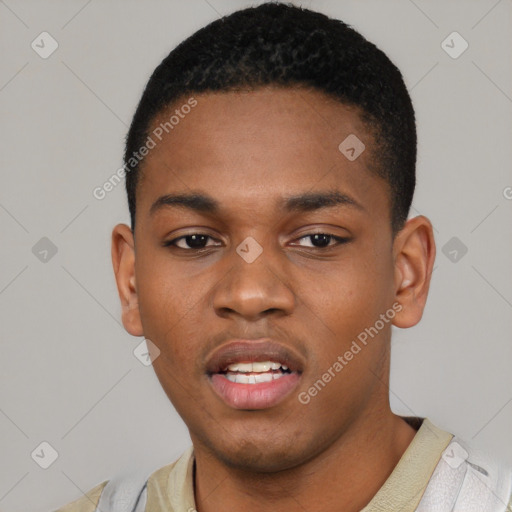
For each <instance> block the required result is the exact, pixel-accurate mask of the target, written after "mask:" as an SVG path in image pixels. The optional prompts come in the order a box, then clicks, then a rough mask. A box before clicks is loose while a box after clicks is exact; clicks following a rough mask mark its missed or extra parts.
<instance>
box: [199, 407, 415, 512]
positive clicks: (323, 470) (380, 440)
mask: <svg viewBox="0 0 512 512" xmlns="http://www.w3.org/2000/svg"><path fill="white" fill-rule="evenodd" d="M415 434H416V431H415V430H414V429H413V428H412V427H411V426H409V425H408V424H407V423H406V422H405V421H404V420H403V419H402V418H400V417H399V416H396V415H395V414H393V413H392V412H391V410H389V409H388V413H387V414H386V415H385V416H384V417H383V416H382V415H381V416H380V417H379V419H378V421H376V418H375V417H374V416H371V417H367V418H366V419H365V418H361V419H359V420H358V421H357V422H355V423H354V424H353V425H352V426H351V427H350V429H349V430H348V431H347V432H345V433H344V434H343V435H341V436H340V437H339V438H338V439H337V440H336V441H335V442H334V443H333V444H332V445H331V446H330V447H329V448H328V449H326V450H324V452H322V453H321V454H319V455H318V456H317V457H315V458H313V459H311V460H309V461H306V462H304V463H302V464H300V465H298V466H296V467H293V468H291V469H287V470H283V471H280V472H277V473H257V474H255V473H253V472H246V471H243V470H240V469H236V468H231V467H226V465H225V464H223V463H222V462H221V461H219V460H218V459H217V458H215V457H213V456H211V455H210V454H207V453H206V452H205V451H203V450H201V449H199V450H198V449H197V447H196V446H195V445H194V448H195V449H194V453H195V460H196V471H195V499H196V508H197V510H198V511H199V512H214V511H218V510H223V511H225V512H230V511H237V512H238V511H239V510H243V511H244V512H262V511H266V510H269V511H270V510H272V512H285V511H286V512H289V510H290V509H292V510H297V509H298V510H322V511H323V512H335V511H339V510H344V511H346V512H358V511H360V510H361V509H362V508H364V507H365V506H366V505H367V504H368V503H369V502H370V501H371V499H372V498H373V496H374V495H375V494H376V493H377V491H378V490H379V489H380V488H381V487H382V485H383V484H384V482H385V481H386V480H387V478H388V477H389V475H390V474H391V472H392V471H393V469H394V468H395V466H396V465H397V463H398V461H399V460H400V457H401V456H402V455H403V453H404V452H405V450H406V449H407V447H408V446H409V444H410V442H411V441H412V439H413V437H414V436H415Z"/></svg>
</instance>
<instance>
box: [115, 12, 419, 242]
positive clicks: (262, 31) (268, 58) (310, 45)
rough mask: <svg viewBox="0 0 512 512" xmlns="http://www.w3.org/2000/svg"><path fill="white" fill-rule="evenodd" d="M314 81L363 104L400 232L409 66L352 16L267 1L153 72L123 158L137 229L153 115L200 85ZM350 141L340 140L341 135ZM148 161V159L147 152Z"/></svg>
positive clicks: (408, 193) (409, 151)
mask: <svg viewBox="0 0 512 512" xmlns="http://www.w3.org/2000/svg"><path fill="white" fill-rule="evenodd" d="M272 85H275V86H278V87H290V88H293V87H301V86H303V87H312V88H313V89H315V90H318V91H320V92H323V93H325V94H326V95H328V96H331V97H334V98H335V99H337V100H338V101H340V102H341V103H343V104H345V105H348V106H352V107H356V108H357V110H358V112H360V117H361V119H362V121H363V122H364V124H365V126H366V127H367V128H368V129H369V132H370V133H371V134H372V137H373V139H374V141H375V145H374V148H373V149H374V153H373V154H374V155H377V156H374V158H372V165H371V170H372V171H373V172H374V173H376V174H377V175H378V176H380V177H381V178H383V179H384V180H385V181H386V182H387V183H388V185H389V190H390V202H391V212H390V213H391V224H392V230H393V234H395V233H396V232H397V231H399V230H400V229H401V228H402V227H403V224H404V222H405V221H406V219H407V216H408V214H409V209H410V206H411V202H412V198H413V194H414V188H415V184H416V172H415V167H416V144H417V143H416V123H415V116H414V109H413V106H412V102H411V98H410V96H409V94H408V92H407V88H406V86H405V84H404V81H403V78H402V75H401V73H400V71H399V70H398V68H397V67H396V66H395V65H394V64H393V63H392V62H391V61H390V59H389V58H388V57H387V56H386V55H385V53H384V52H382V51H381V50H380V49H379V48H377V47H376V46H375V45H374V44H373V43H371V42H369V41H367V40H366V39H365V38H364V37H363V36H362V35H361V34H359V32H357V31H355V30H354V29H353V28H352V27H350V26H349V25H347V24H346V23H344V22H343V21H340V20H337V19H332V18H329V17H328V16H326V15H324V14H321V13H318V12H314V11H311V10H309V9H305V8H301V7H297V6H294V5H291V4H283V3H273V2H267V3H264V4H261V5H259V6H257V7H250V8H247V9H243V10H240V11H236V12H234V13H232V14H230V15H229V16H224V17H222V18H220V19H218V20H216V21H214V22H212V23H210V24H209V25H207V26H205V27H204V28H202V29H200V30H198V31H197V32H195V33H194V34H193V35H191V36H190V37H189V38H187V39H186V40H185V41H183V42H182V43H180V44H179V45H178V46H177V47H176V48H175V49H174V50H172V51H171V52H170V53H169V55H168V56H167V57H165V58H164V60H163V61H162V62H161V63H160V64H159V65H158V67H157V68H156V69H155V70H154V72H153V74H152V75H151V77H150V79H149V81H148V83H147V85H146V87H145V89H144V92H143V94H142V98H141V100H140V102H139V105H138V107H137V109H136V112H135V114H134V117H133V120H132V123H131V126H130V129H129V131H128V134H127V136H126V148H125V154H124V163H125V171H126V191H127V195H128V205H129V209H130V217H131V225H132V230H133V229H134V228H135V202H136V201H135V198H136V189H137V182H138V181H139V174H140V172H139V171H140V163H139V160H138V159H137V158H134V155H135V154H137V155H138V151H139V149H140V148H141V147H143V146H144V144H145V143H146V140H147V138H148V135H149V129H150V125H151V123H152V121H153V120H154V119H155V117H156V116H157V115H158V114H160V113H161V112H162V111H163V110H164V109H166V108H167V107H169V106H171V105H172V104H173V103H176V102H177V100H179V99H180V98H184V97H186V95H190V94H192V93H201V92H214V91H226V92H228V91H235V90H241V89H249V90H254V89H256V88H258V87H263V86H272ZM340 142H341V141H340ZM140 161H142V160H140Z"/></svg>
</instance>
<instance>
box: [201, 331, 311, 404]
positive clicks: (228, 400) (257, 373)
mask: <svg viewBox="0 0 512 512" xmlns="http://www.w3.org/2000/svg"><path fill="white" fill-rule="evenodd" d="M303 368H304V358H303V357H301V355H300V354H299V353H298V352H297V351H296V350H295V349H294V348H292V347H287V346H285V345H282V344H280V343H276V342H274V341H272V340H270V339H268V338H267V339H259V340H241V339H238V340H232V341H231V342H228V343H226V344H224V345H222V346H221V347H218V348H217V349H216V350H215V351H214V352H213V353H212V354H211V356H210V358H209V359H208V361H207V364H206V374H207V376H208V380H209V382H210V384H211V386H212V388H213V390H214V392H215V393H216V394H217V395H218V396H219V397H220V398H221V399H222V400H223V402H224V403H225V404H226V405H228V406H229V407H231V408H234V409H244V410H254V409H268V408H270V407H273V406H275V405H277V404H278V403H280V402H282V401H283V400H284V399H285V398H286V397H288V396H289V395H290V394H291V393H292V391H293V390H294V389H295V388H296V387H297V386H298V384H299V381H300V379H301V375H302V371H303Z"/></svg>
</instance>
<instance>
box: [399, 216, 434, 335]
mask: <svg viewBox="0 0 512 512" xmlns="http://www.w3.org/2000/svg"><path fill="white" fill-rule="evenodd" d="M393 252H394V262H395V301H396V302H398V303H399V304H400V305H401V306H402V309H401V310H400V312H399V313H397V315H396V316H395V318H394V320H393V324H394V325H395V326H396V327H402V328H406V327H412V326H414V325H416V324H417V323H418V322H419V321H420V320H421V317H422V315H423V310H424V308H425V304H426V301H427V296H428V290H429V287H430V279H431V276H432V269H433V266H434V260H435V255H436V248H435V241H434V234H433V230H432V224H431V223H430V221H429V220H428V219H427V218H426V217H424V216H422V215H420V216H418V217H414V218H413V219H410V220H408V221H407V223H406V224H405V226H404V228H403V229H402V230H401V231H400V232H399V233H398V234H397V235H396V238H395V242H394V244H393Z"/></svg>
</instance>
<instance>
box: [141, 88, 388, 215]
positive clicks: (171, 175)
mask: <svg viewBox="0 0 512 512" xmlns="http://www.w3.org/2000/svg"><path fill="white" fill-rule="evenodd" d="M186 105H194V106H193V107H191V108H189V107H187V108H185V107H184V106H186ZM149 136H150V137H151V138H152V139H153V141H154V147H153V148H152V149H151V150H150V152H149V154H148V155H147V156H146V157H145V159H144V161H143V166H142V169H143V177H142V179H141V181H140V187H139V191H138V194H137V211H139V207H141V208H142V209H144V210H145V211H149V209H150V207H151V205H152V204H153V202H154V201H155V200H156V199H157V198H158V196H161V195H163V194H165V193H167V194H170V193H177V192H178V193H187V192H188V193H189V192H190V191H192V190H193V191H197V190H198V189H201V190H202V191H204V192H207V193H209V194H210V195H214V196H215V197H216V198H217V199H218V200H219V201H220V203H221V204H223V203H224V204H225V205H226V206H229V205H233V207H235V206H239V204H238V202H239V200H243V201H245V205H246V207H249V206H250V205H251V204H252V205H253V206H256V205H260V206H262V205H263V204H264V203H263V202H266V203H267V202H268V204H270V203H272V205H276V204H277V203H278V201H277V199H278V198H279V197H283V196H285V195H293V194H300V193H304V192H307V191H309V192H312V191H315V189H321V190H323V191H325V190H338V191H341V192H342V193H345V194H347V195H350V196H352V197H353V196H357V197H359V199H360V201H358V202H364V201H366V202H368V201H370V202H371V201H373V202H375V201H376V200H377V199H379V198H380V201H381V202H383V206H384V207H386V206H387V200H388V198H387V186H386V184H385V183H384V182H383V181H382V180H381V179H380V178H378V177H376V176H375V175H374V174H373V173H371V172H369V170H368V168H369V165H370V163H371V161H372V158H374V155H373V152H374V150H373V140H372V138H371V136H370V134H369V132H368V131H367V129H366V127H365V125H364V124H363V122H362V120H361V117H360V115H359V112H358V110H357V109H356V108H354V107H350V106H347V105H344V104H342V103H340V102H339V101H336V100H335V99H332V98H330V97H328V96H326V95H324V94H323V93H321V92H318V91H314V90H306V89H286V88H261V89H257V90H253V91H247V92H220V93H202V94H194V95H191V96H190V97H183V98H181V99H180V100H178V101H176V102H175V103H174V104H173V105H172V107H169V108H168V109H166V110H165V111H163V112H161V113H160V114H159V115H158V116H157V117H156V118H155V119H154V120H153V122H152V124H151V127H150V130H149ZM347 141H348V142H347ZM347 149H348V150H349V151H348V152H347ZM352 149H353V151H352ZM354 153H355V156H356V157H357V158H353V156H354ZM357 153H360V154H359V156H357ZM365 196H367V197H365ZM377 196H378V197H377ZM139 198H140V201H139Z"/></svg>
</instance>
